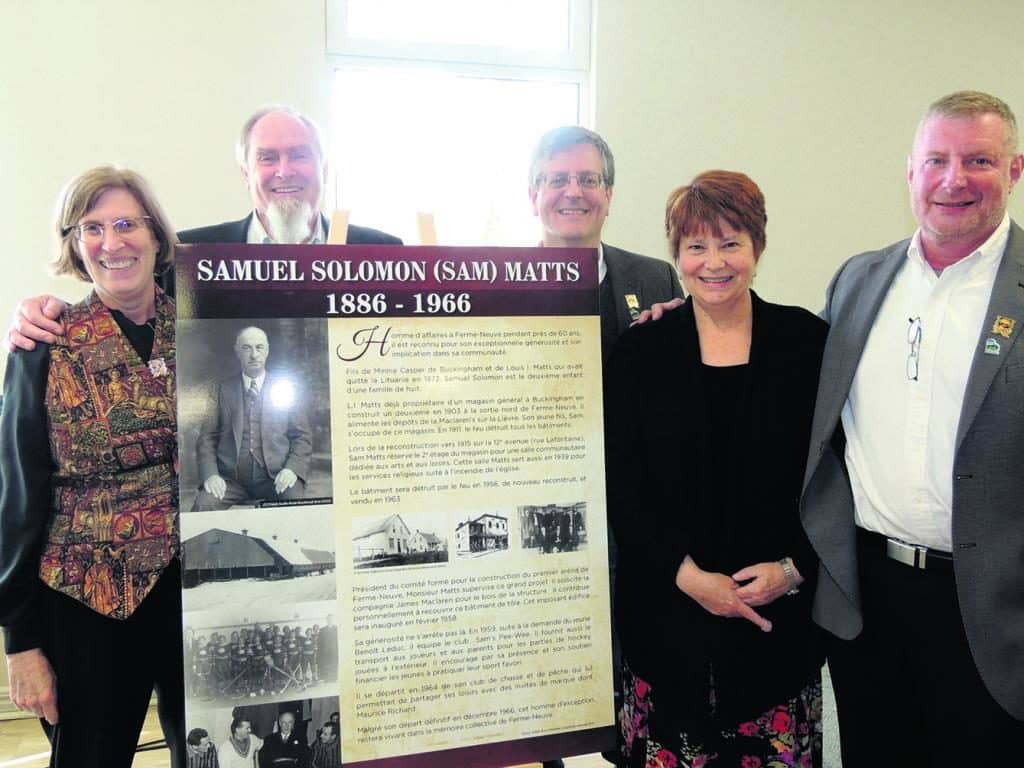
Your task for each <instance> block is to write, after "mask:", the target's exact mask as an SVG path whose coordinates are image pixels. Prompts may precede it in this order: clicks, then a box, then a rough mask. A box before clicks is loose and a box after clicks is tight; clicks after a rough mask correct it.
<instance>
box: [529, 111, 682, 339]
mask: <svg viewBox="0 0 1024 768" xmlns="http://www.w3.org/2000/svg"><path fill="white" fill-rule="evenodd" d="M614 187H615V158H614V157H613V155H612V151H611V149H610V148H609V147H608V144H607V142H605V140H604V139H603V138H601V137H600V136H599V135H598V134H596V133H594V132H593V131H588V130H587V129H586V128H581V127H580V126H576V125H572V126H564V127H562V128H555V129H553V130H551V131H548V132H547V133H545V134H544V135H543V136H542V137H541V139H540V142H539V143H538V144H537V147H536V149H535V150H534V152H533V158H532V160H531V162H530V201H531V202H532V204H533V212H534V214H535V215H536V216H537V217H538V218H539V219H540V223H541V228H542V237H541V244H542V245H545V246H551V247H563V248H596V249H597V257H598V275H599V278H600V281H601V282H600V291H601V293H600V306H601V357H602V359H607V357H608V353H609V352H610V351H611V348H612V346H613V345H614V343H615V341H616V339H618V337H619V336H620V335H621V334H622V333H623V332H624V331H625V330H626V329H627V328H628V327H629V325H630V323H632V322H633V320H635V319H636V317H637V316H638V315H639V314H640V312H641V311H642V310H643V309H646V308H647V307H649V306H651V304H654V303H656V302H664V301H669V300H671V299H673V298H682V295H683V291H682V288H681V287H680V285H679V277H678V275H677V274H676V271H675V268H674V267H673V266H672V265H671V264H669V263H668V262H667V261H664V260H662V259H652V258H650V257H649V256H640V255H639V254H636V253H630V252H629V251H624V250H622V249H621V248H616V247H614V246H611V245H608V244H606V243H603V242H602V241H601V228H602V227H603V226H604V222H605V219H606V218H607V217H608V211H609V208H610V207H611V202H612V192H613V190H614Z"/></svg>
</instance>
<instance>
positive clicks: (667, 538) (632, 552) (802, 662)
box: [605, 295, 827, 722]
mask: <svg viewBox="0 0 1024 768" xmlns="http://www.w3.org/2000/svg"><path fill="white" fill-rule="evenodd" d="M753 303H754V307H753V337H752V340H751V348H750V364H749V366H747V367H746V370H745V372H744V371H738V372H737V373H739V374H742V375H745V376H746V377H747V379H746V380H745V381H744V383H743V391H742V396H738V397H733V396H725V395H723V394H722V393H721V392H719V391H717V390H716V389H713V388H711V386H713V385H709V384H708V380H707V375H708V372H704V371H703V370H702V364H701V357H700V344H699V339H698V336H697V328H696V322H695V318H694V310H693V302H692V300H690V301H687V302H686V304H684V305H683V306H682V307H681V308H679V309H678V310H675V311H673V312H669V313H667V314H666V316H665V317H664V318H663V319H662V320H661V321H659V322H657V323H648V324H646V325H643V326H637V327H633V328H630V329H629V330H628V331H627V332H626V333H625V335H624V336H623V337H622V339H621V340H620V341H619V343H618V345H617V346H616V347H615V350H614V352H613V353H612V356H611V359H610V360H609V361H608V363H607V365H606V367H605V402H606V405H605V444H606V454H607V459H606V471H607V485H608V510H609V517H610V519H611V522H612V527H613V530H614V533H615V538H616V540H617V542H618V546H619V559H618V572H617V584H616V593H615V611H616V620H617V621H616V623H617V627H618V630H619V633H620V637H621V639H622V645H623V655H624V657H625V659H626V661H627V662H628V663H629V665H630V667H631V669H632V670H633V671H634V672H635V673H636V674H638V675H639V676H640V677H642V678H644V679H645V680H647V681H648V682H650V683H651V684H652V685H654V686H655V687H660V690H661V691H662V693H661V694H659V695H660V696H663V697H665V698H663V699H662V700H661V702H665V701H666V700H671V699H672V698H673V697H676V698H678V699H679V700H680V701H682V702H684V703H683V704H682V705H681V706H682V707H683V709H684V710H686V709H687V708H689V710H690V711H691V712H693V711H696V710H697V709H699V708H700V707H701V706H703V707H704V708H705V709H706V704H707V692H708V678H709V675H708V673H707V667H708V664H712V665H713V666H714V667H715V670H716V671H715V681H716V690H717V694H718V704H719V706H720V711H721V714H722V716H723V717H726V713H727V712H730V713H733V715H735V716H736V717H737V719H736V720H735V721H734V722H739V718H745V717H756V716H757V715H758V714H759V713H760V712H762V711H764V710H766V709H768V708H769V707H772V706H774V705H776V704H779V703H781V702H782V701H784V700H785V699H787V698H789V697H791V696H795V695H796V694H797V693H798V692H799V691H800V689H801V688H803V686H805V685H807V684H808V683H809V682H810V680H811V678H812V676H813V675H814V674H816V673H817V671H818V670H819V669H820V666H821V662H822V653H821V647H820V643H819V642H818V640H819V638H818V637H817V636H816V633H815V632H814V631H813V625H812V623H811V597H812V594H813V592H812V585H813V577H814V573H815V571H816V569H817V560H816V558H815V556H814V553H813V550H812V549H811V547H810V544H809V543H808V542H807V539H806V537H805V536H804V534H803V531H802V529H801V527H800V518H799V511H798V500H799V494H800V484H801V480H802V478H803V473H804V461H805V459H806V450H807V439H808V434H809V432H810V426H811V417H812V409H813V407H814V393H815V392H816V391H817V386H818V366H819V363H820V360H821V350H822V348H823V347H824V343H825V335H826V332H827V329H826V326H825V323H823V322H822V321H821V320H820V319H819V318H817V317H815V316H814V315H813V314H811V313H810V312H808V311H806V310H804V309H801V308H799V307H785V306H780V305H777V304H768V303H766V302H764V301H762V300H760V299H759V298H757V296H756V295H755V296H754V297H753ZM652 370H657V371H658V372H659V373H658V375H657V376H652V375H650V371H652ZM732 414H736V415H735V416H732ZM716 433H717V434H724V433H727V434H726V437H725V438H724V439H721V440H719V439H717V438H716V437H715V434H716ZM719 442H721V443H724V444H725V447H724V448H722V449H721V450H716V448H715V446H716V445H717V444H718V443H719ZM716 479H717V482H716ZM687 554H689V555H691V556H692V557H693V558H694V560H695V561H696V562H697V564H698V565H699V566H701V567H702V568H704V569H706V570H710V571H715V572H719V573H734V572H735V571H737V570H739V569H740V568H742V567H744V566H748V565H753V564H755V563H759V562H770V561H774V560H779V559H781V558H782V557H786V556H789V557H792V558H793V560H794V562H795V563H796V566H797V568H798V569H799V571H800V572H801V573H802V574H803V575H804V576H806V577H810V578H809V579H808V583H807V584H806V585H805V588H803V589H801V591H800V593H799V594H797V595H795V596H785V597H782V598H779V599H778V600H776V601H775V602H773V603H772V604H770V605H766V606H762V607H760V608H758V609H757V610H758V611H759V612H760V613H761V614H762V615H763V616H765V618H768V619H770V620H771V621H772V622H773V624H774V629H773V630H772V632H770V633H763V632H761V631H760V630H759V629H758V628H757V627H756V626H755V625H754V624H752V623H750V622H748V621H746V620H742V619H725V618H720V617H717V616H713V615H712V614H710V613H709V612H707V611H706V610H705V609H704V608H702V607H701V606H700V605H699V604H698V603H697V602H696V601H694V600H693V599H692V598H690V597H689V596H687V595H685V594H684V593H683V592H681V591H680V590H679V589H678V588H677V587H676V585H675V576H676V571H677V570H678V568H679V566H680V564H681V563H682V562H683V560H684V559H685V557H686V555H687ZM661 702H659V707H661V706H662V703H661ZM683 720H684V721H685V720H686V715H685V714H684V715H683Z"/></svg>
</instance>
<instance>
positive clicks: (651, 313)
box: [631, 299, 686, 325]
mask: <svg viewBox="0 0 1024 768" xmlns="http://www.w3.org/2000/svg"><path fill="white" fill-rule="evenodd" d="M685 303H686V302H685V301H684V300H683V299H672V300H671V301H662V302H659V303H657V304H651V308H650V309H645V310H644V311H643V312H641V313H640V316H639V317H637V319H636V320H634V321H633V322H632V323H631V325H643V324H644V323H646V322H647V321H648V320H653V321H658V320H661V318H662V317H664V316H665V313H666V312H671V311H672V310H673V309H677V308H679V307H681V306H683V304H685Z"/></svg>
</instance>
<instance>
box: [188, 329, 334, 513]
mask: <svg viewBox="0 0 1024 768" xmlns="http://www.w3.org/2000/svg"><path fill="white" fill-rule="evenodd" d="M178 336H179V339H181V340H182V341H181V343H180V344H179V346H180V348H181V349H182V354H181V358H182V360H181V362H182V367H181V368H180V369H179V405H180V407H181V409H182V411H183V412H184V413H187V414H188V415H189V422H188V424H190V425H191V426H189V427H187V428H186V429H183V430H182V434H181V436H180V455H181V457H182V460H181V464H182V466H181V497H182V498H181V505H182V509H183V510H189V511H191V512H204V511H211V510H220V509H228V508H231V507H239V506H242V507H254V506H276V505H282V504H287V505H294V504H303V503H322V502H326V501H328V500H329V499H330V498H331V496H332V480H331V465H332V462H331V439H330V423H331V419H330V392H329V388H330V384H329V374H328V370H327V366H328V359H327V327H326V321H324V320H321V319H318V318H308V319H303V318H238V319H198V320H182V321H180V322H179V330H178Z"/></svg>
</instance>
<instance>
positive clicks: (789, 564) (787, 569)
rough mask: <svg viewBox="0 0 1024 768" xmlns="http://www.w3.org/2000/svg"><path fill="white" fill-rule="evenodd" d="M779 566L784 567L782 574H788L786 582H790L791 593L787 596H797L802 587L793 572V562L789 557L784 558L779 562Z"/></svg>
mask: <svg viewBox="0 0 1024 768" xmlns="http://www.w3.org/2000/svg"><path fill="white" fill-rule="evenodd" d="M779 565H781V566H782V572H783V573H785V574H786V581H788V582H789V591H788V592H786V594H787V595H795V594H797V593H798V592H799V591H800V586H799V585H798V584H797V583H796V572H794V570H793V561H792V560H790V559H789V558H788V557H784V558H782V559H781V560H779Z"/></svg>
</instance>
